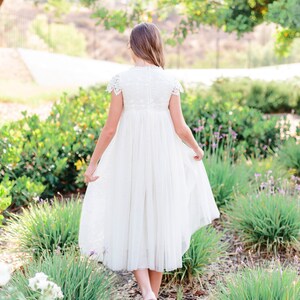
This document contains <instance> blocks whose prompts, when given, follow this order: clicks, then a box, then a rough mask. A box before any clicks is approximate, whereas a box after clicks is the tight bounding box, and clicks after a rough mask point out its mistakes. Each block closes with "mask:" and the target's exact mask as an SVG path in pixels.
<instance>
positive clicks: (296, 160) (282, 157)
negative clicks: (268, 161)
mask: <svg viewBox="0 0 300 300" xmlns="http://www.w3.org/2000/svg"><path fill="white" fill-rule="evenodd" d="M278 161H279V163H280V164H281V165H283V166H284V167H285V168H287V169H289V171H290V172H291V173H293V174H295V175H300V145H299V143H298V142H297V141H296V139H294V138H290V139H288V140H287V141H285V143H284V144H283V145H282V147H281V148H280V149H279V153H278Z"/></svg>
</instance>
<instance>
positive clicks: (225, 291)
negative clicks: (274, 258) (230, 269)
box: [215, 267, 300, 300]
mask: <svg viewBox="0 0 300 300" xmlns="http://www.w3.org/2000/svg"><path fill="white" fill-rule="evenodd" d="M215 297H216V298H215V299H218V300H241V299H248V300H258V299H260V300H271V299H278V300H279V299H280V300H296V299H300V281H299V276H298V274H297V270H293V269H292V268H290V267H286V268H284V269H282V268H281V267H280V268H277V269H275V268H269V269H268V268H261V267H256V268H253V269H251V268H245V269H244V270H243V271H239V272H238V273H237V274H230V275H228V277H227V278H226V282H225V283H220V282H218V283H217V291H216V295H215Z"/></svg>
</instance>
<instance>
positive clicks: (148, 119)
mask: <svg viewBox="0 0 300 300" xmlns="http://www.w3.org/2000/svg"><path fill="white" fill-rule="evenodd" d="M194 155H195V154H194V152H193V150H192V149H191V148H189V147H188V146H187V145H186V144H184V143H183V142H182V140H181V139H180V138H179V137H178V136H177V134H176V132H175V130H174V126H173V123H172V119H171V116H170V112H169V110H160V111H158V110H147V109H145V110H129V109H127V110H126V109H125V110H123V112H122V115H121V118H120V122H119V125H118V128H117V132H116V134H115V136H114V137H113V139H112V141H111V142H110V144H109V145H108V147H107V148H106V150H105V152H104V154H103V155H102V158H101V160H100V161H99V163H98V166H97V169H96V171H95V173H94V174H95V175H98V176H100V177H99V178H98V179H97V180H96V181H94V182H90V183H88V186H87V190H86V193H85V195H84V199H83V206H82V213H81V219H80V229H79V247H80V251H81V253H82V254H83V255H87V256H90V257H91V258H92V259H95V260H97V261H99V262H102V263H103V264H104V265H105V266H107V267H108V268H109V269H111V270H114V271H117V270H128V271H132V270H136V269H143V268H149V269H152V270H156V271H160V272H162V271H171V270H175V269H177V268H180V267H182V256H183V254H184V253H185V252H186V251H187V249H188V248H189V245H190V238H191V235H192V234H193V233H194V232H195V231H196V230H197V229H199V228H200V227H202V226H205V225H207V224H209V223H211V222H212V221H213V220H214V219H216V218H219V216H220V212H219V210H218V207H217V205H216V203H215V199H214V196H213V194H212V190H211V186H210V183H209V180H208V177H207V173H206V170H205V167H204V164H203V161H202V160H201V161H196V160H195V159H194V158H193V156H194ZM204 159H205V158H204Z"/></svg>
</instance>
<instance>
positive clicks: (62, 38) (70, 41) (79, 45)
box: [31, 15, 86, 56]
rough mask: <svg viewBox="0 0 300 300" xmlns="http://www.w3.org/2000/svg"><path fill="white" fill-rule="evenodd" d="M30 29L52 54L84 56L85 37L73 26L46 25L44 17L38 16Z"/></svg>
mask: <svg viewBox="0 0 300 300" xmlns="http://www.w3.org/2000/svg"><path fill="white" fill-rule="evenodd" d="M31 28H32V31H33V32H34V33H35V34H36V35H37V36H38V37H39V38H40V39H42V40H43V41H44V42H45V43H46V44H47V46H48V47H49V49H51V50H52V51H54V52H57V53H63V54H68V55H75V56H85V54H86V40H85V37H84V35H83V34H82V33H80V32H78V31H77V29H76V28H75V26H74V25H73V24H59V23H48V21H47V17H46V16H44V15H38V16H37V17H36V18H35V19H34V20H33V21H32V24H31Z"/></svg>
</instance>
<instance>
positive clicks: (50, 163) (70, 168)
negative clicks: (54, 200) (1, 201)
mask: <svg viewBox="0 0 300 300" xmlns="http://www.w3.org/2000/svg"><path fill="white" fill-rule="evenodd" d="M102 89H103V88H102V87H101V88H100V89H97V90H95V89H90V90H88V91H85V90H83V89H80V91H79V94H78V95H77V96H75V97H72V98H71V99H70V98H68V97H67V96H66V95H63V96H62V98H61V99H60V101H58V102H56V103H55V104H54V105H53V108H52V111H51V114H50V116H49V117H48V118H47V120H46V121H41V120H40V119H39V117H38V116H37V115H32V116H27V113H26V112H24V113H23V115H24V117H23V118H22V119H21V120H19V121H16V122H11V123H9V124H5V125H4V126H3V127H1V130H0V153H2V154H1V161H0V183H1V182H2V181H3V180H4V175H5V176H7V177H8V179H9V180H11V181H13V182H14V183H15V185H14V187H13V188H12V189H11V196H13V197H12V201H13V202H12V205H11V206H10V209H15V208H17V207H18V206H23V205H27V204H28V203H30V202H32V200H33V198H34V197H35V198H39V197H40V198H43V199H45V198H47V197H49V198H51V197H53V196H54V195H55V193H56V192H58V191H59V192H61V193H69V192H78V191H80V189H82V188H85V185H84V182H83V171H84V166H85V162H86V160H87V159H88V158H89V156H90V155H91V154H92V152H93V150H94V147H95V139H96V138H97V136H98V135H99V133H100V131H101V128H102V127H103V125H104V122H105V119H106V116H107V110H108V105H109V95H108V94H107V93H103V92H102Z"/></svg>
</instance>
